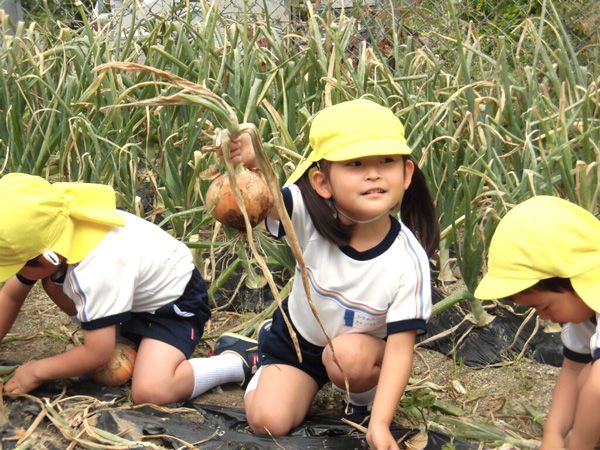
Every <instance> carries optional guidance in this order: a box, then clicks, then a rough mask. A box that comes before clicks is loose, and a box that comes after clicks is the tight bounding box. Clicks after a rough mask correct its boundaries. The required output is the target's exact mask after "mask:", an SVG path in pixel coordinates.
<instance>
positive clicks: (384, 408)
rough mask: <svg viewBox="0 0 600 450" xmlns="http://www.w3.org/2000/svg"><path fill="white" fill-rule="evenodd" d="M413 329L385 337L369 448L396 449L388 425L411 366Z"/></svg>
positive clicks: (413, 341) (406, 381)
mask: <svg viewBox="0 0 600 450" xmlns="http://www.w3.org/2000/svg"><path fill="white" fill-rule="evenodd" d="M415 335H416V331H406V332H404V333H395V334H391V335H389V336H388V339H387V342H386V344H385V352H384V354H383V363H382V365H381V374H380V376H379V382H378V384H377V393H376V394H375V401H374V403H373V409H372V411H371V420H370V422H369V430H368V432H367V441H368V443H369V446H370V447H371V448H372V449H385V450H388V449H398V448H399V447H398V444H397V443H396V441H395V439H394V437H393V436H392V433H391V432H390V425H391V424H392V420H393V419H394V414H395V413H396V408H397V407H398V403H399V402H400V400H401V399H402V395H403V394H404V390H405V389H406V385H407V384H408V378H409V377H410V373H411V370H412V365H413V348H414V345H415Z"/></svg>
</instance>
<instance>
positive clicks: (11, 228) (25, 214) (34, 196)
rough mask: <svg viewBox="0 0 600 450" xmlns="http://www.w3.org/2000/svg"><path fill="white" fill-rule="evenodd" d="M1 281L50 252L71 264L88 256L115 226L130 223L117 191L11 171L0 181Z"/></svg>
mask: <svg viewBox="0 0 600 450" xmlns="http://www.w3.org/2000/svg"><path fill="white" fill-rule="evenodd" d="M0 210H1V211H2V212H3V214H4V219H3V220H2V221H1V222H0V281H5V280H6V279H8V278H10V277H11V276H13V275H15V274H16V273H17V272H18V271H19V270H21V269H22V268H23V266H24V265H25V263H26V262H27V261H29V260H31V259H33V258H35V257H37V256H39V255H41V254H42V253H44V252H45V251H46V250H53V251H54V252H56V253H58V254H60V255H62V256H64V257H65V258H66V259H67V262H68V263H70V264H74V263H77V262H79V261H81V260H82V259H83V258H85V257H86V256H87V255H88V254H89V253H90V252H91V251H92V250H93V249H94V248H95V247H96V245H98V244H99V243H100V241H102V239H104V237H105V236H106V233H107V232H108V230H109V228H110V227H111V226H124V225H125V218H124V217H123V216H121V215H120V214H118V213H117V208H116V205H115V191H114V190H113V188H112V187H110V186H105V185H100V184H89V183H54V184H50V183H49V182H48V181H46V180H44V179H43V178H41V177H37V176H32V175H26V174H22V173H11V174H8V175H6V176H4V177H3V178H2V179H0Z"/></svg>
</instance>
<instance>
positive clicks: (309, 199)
mask: <svg viewBox="0 0 600 450" xmlns="http://www.w3.org/2000/svg"><path fill="white" fill-rule="evenodd" d="M312 167H316V164H313V166H311V169H312ZM328 168H329V164H328V163H327V162H326V161H322V162H321V170H323V171H324V172H327V170H328ZM311 169H308V170H307V171H306V172H304V173H303V174H302V176H301V177H300V178H299V179H298V181H296V185H297V186H298V187H299V188H300V192H301V193H302V198H303V199H304V204H305V205H306V210H307V211H308V214H309V215H310V218H311V219H312V221H313V223H314V225H315V228H316V230H317V231H318V233H319V234H320V235H321V236H323V237H324V238H325V239H326V240H327V241H329V242H331V243H332V244H333V245H337V246H338V247H343V246H344V245H348V244H349V243H350V238H351V237H352V232H353V231H354V224H350V225H348V224H345V223H343V222H342V221H341V220H340V219H339V218H337V217H336V216H334V214H333V210H332V207H331V206H329V204H328V203H327V200H325V199H324V198H323V197H321V196H320V195H319V194H317V191H315V190H314V189H313V187H312V184H311V183H310V180H309V172H312V170H311Z"/></svg>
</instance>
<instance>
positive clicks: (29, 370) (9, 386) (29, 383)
mask: <svg viewBox="0 0 600 450" xmlns="http://www.w3.org/2000/svg"><path fill="white" fill-rule="evenodd" d="M115 336H116V326H115V325H111V326H108V327H105V328H99V329H96V330H83V338H84V344H83V345H81V346H79V347H75V348H73V349H71V350H69V351H66V352H64V353H61V354H59V355H56V356H52V357H50V358H44V359H40V360H33V361H29V362H27V363H25V364H23V365H22V366H21V367H19V368H18V369H17V370H16V371H15V374H14V375H13V377H12V378H11V379H10V380H8V381H7V382H6V384H5V385H4V391H5V392H7V393H9V394H10V393H13V394H16V393H27V392H30V391H32V390H33V389H35V388H36V387H38V386H39V385H40V384H42V383H43V382H44V381H46V380H58V379H63V378H71V377H76V376H79V375H83V374H85V373H88V372H90V371H91V370H94V369H96V368H98V367H100V366H102V365H103V364H106V363H107V362H108V361H109V360H110V358H111V356H112V354H113V352H114V350H115Z"/></svg>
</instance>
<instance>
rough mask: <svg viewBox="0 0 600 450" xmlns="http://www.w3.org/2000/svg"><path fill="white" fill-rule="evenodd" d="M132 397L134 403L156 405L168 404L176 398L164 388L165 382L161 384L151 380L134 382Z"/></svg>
mask: <svg viewBox="0 0 600 450" xmlns="http://www.w3.org/2000/svg"><path fill="white" fill-rule="evenodd" d="M131 398H132V400H133V403H136V404H141V403H152V404H155V405H166V404H169V403H172V402H173V401H174V400H173V398H172V395H171V394H170V393H169V392H167V391H166V390H165V389H164V384H163V385H161V386H159V385H157V383H152V382H151V381H144V382H138V381H136V382H135V383H133V384H132V386H131Z"/></svg>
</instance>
